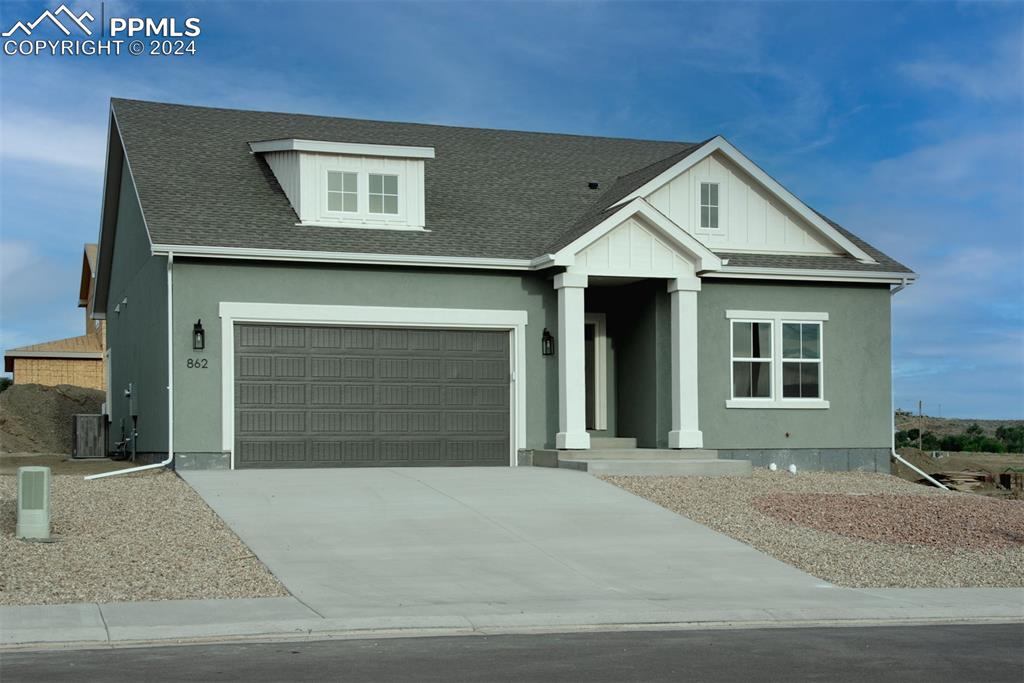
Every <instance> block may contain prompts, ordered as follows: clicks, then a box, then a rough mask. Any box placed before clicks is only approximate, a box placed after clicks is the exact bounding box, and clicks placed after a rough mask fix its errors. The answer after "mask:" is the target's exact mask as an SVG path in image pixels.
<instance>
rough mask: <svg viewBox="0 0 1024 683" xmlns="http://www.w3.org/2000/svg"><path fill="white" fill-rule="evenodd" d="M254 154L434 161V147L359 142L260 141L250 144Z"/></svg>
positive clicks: (288, 139)
mask: <svg viewBox="0 0 1024 683" xmlns="http://www.w3.org/2000/svg"><path fill="white" fill-rule="evenodd" d="M249 149H251V150H252V151H253V153H254V154H260V153H262V152H321V153H324V154H350V155H354V156H365V157H400V158H403V159H433V158H434V148H433V147H407V146H403V145H371V144H363V143H357V142H327V141H325V140H297V139H295V138H287V139H283V140H260V141H258V142H250V143H249Z"/></svg>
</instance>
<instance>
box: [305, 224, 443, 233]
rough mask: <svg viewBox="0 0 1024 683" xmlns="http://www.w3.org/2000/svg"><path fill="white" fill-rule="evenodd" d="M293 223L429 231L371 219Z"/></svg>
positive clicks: (327, 226) (415, 226)
mask: <svg viewBox="0 0 1024 683" xmlns="http://www.w3.org/2000/svg"><path fill="white" fill-rule="evenodd" d="M295 225H298V226H302V227H312V228H355V229H357V230H405V231H407V232H409V231H411V232H430V230H427V229H426V228H424V227H423V226H421V225H401V224H394V223H384V222H373V221H366V222H363V221H301V222H299V223H296V224H295Z"/></svg>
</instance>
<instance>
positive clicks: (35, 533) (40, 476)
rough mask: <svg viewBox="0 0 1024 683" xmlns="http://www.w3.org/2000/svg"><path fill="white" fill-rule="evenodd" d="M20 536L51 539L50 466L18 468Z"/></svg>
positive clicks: (18, 525)
mask: <svg viewBox="0 0 1024 683" xmlns="http://www.w3.org/2000/svg"><path fill="white" fill-rule="evenodd" d="M15 535H16V536H17V537H18V538H27V539H33V540H39V541H47V540H49V539H50V468H49V467H19V468H18V524H17V528H16V529H15Z"/></svg>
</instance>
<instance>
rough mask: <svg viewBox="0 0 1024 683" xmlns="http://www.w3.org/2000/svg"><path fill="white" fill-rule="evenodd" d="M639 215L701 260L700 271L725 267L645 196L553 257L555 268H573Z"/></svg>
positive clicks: (714, 255)
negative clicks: (585, 251) (581, 254)
mask: <svg viewBox="0 0 1024 683" xmlns="http://www.w3.org/2000/svg"><path fill="white" fill-rule="evenodd" d="M638 214H639V215H640V216H642V217H643V218H644V219H646V220H647V222H648V223H650V224H651V225H653V226H654V227H655V228H657V229H658V231H659V232H661V233H662V234H664V235H665V237H666V238H668V239H669V240H671V241H672V242H674V243H675V244H676V245H678V246H680V247H682V248H683V249H684V250H685V251H687V252H689V253H690V254H692V255H693V256H694V257H695V258H696V260H697V264H696V265H697V270H698V271H703V270H718V269H719V268H721V267H722V259H720V258H719V257H718V255H717V254H715V252H713V251H711V250H710V249H708V248H707V247H706V246H704V244H702V243H701V242H700V241H699V240H698V239H697V238H696V237H694V236H693V235H691V234H690V233H688V232H686V231H685V230H683V229H682V228H681V227H679V225H677V224H676V223H675V222H673V221H672V219H671V218H669V217H668V216H666V215H665V214H663V213H662V212H660V211H658V210H657V209H656V208H654V207H653V206H651V205H650V203H648V202H647V200H646V199H644V198H643V197H636V198H634V199H633V200H632V201H631V202H629V203H628V204H625V205H624V206H622V207H620V208H619V209H618V210H617V211H616V212H615V213H613V214H612V215H611V216H609V217H608V218H605V219H604V220H603V221H601V222H600V223H598V224H597V225H595V226H594V227H593V228H591V229H590V230H588V231H587V232H586V233H584V234H583V235H580V236H579V237H577V238H576V239H575V240H573V241H572V242H570V243H569V244H567V245H566V246H564V247H562V248H561V249H559V250H558V251H557V252H556V253H554V254H552V255H550V259H551V262H552V265H571V264H572V260H573V258H574V257H575V255H576V254H578V253H579V252H580V251H582V250H583V249H586V248H587V247H588V246H590V245H591V244H593V243H594V242H596V241H597V240H599V239H601V238H602V237H604V236H605V235H606V234H608V233H609V232H611V231H612V230H614V229H615V228H617V227H618V226H619V225H620V224H621V223H622V222H623V221H625V220H627V219H628V218H630V217H632V216H634V215H638ZM545 258H548V257H545Z"/></svg>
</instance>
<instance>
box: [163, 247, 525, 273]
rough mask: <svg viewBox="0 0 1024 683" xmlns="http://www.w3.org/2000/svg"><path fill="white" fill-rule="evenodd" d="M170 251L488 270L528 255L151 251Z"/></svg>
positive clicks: (510, 266) (519, 263)
mask: <svg viewBox="0 0 1024 683" xmlns="http://www.w3.org/2000/svg"><path fill="white" fill-rule="evenodd" d="M167 253H173V254H174V255H175V256H178V257H179V258H180V257H191V258H229V259H244V260H257V261H304V262H311V263H366V264H371V265H382V266H427V267H434V268H486V269H490V270H531V265H532V261H531V260H530V259H499V258H476V257H468V256H421V255H416V254H360V253H352V252H331V251H295V250H288V249H245V248H241V247H203V246H182V245H171V244H156V245H153V254H154V255H165V254H167Z"/></svg>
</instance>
